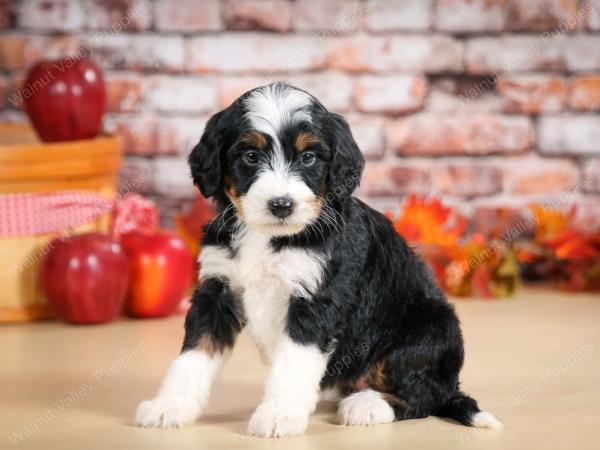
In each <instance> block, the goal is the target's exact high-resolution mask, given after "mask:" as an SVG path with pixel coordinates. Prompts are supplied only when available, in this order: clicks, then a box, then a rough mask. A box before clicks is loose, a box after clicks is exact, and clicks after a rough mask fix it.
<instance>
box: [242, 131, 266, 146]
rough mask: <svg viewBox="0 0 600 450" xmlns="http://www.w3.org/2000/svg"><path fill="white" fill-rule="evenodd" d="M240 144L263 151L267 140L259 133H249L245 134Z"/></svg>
mask: <svg viewBox="0 0 600 450" xmlns="http://www.w3.org/2000/svg"><path fill="white" fill-rule="evenodd" d="M241 142H245V143H247V144H250V145H252V146H254V147H256V148H257V149H259V150H263V149H265V148H266V147H267V138H266V137H265V135H264V134H262V133H259V132H258V131H250V132H248V133H246V134H245V135H244V136H243V137H242V141H241Z"/></svg>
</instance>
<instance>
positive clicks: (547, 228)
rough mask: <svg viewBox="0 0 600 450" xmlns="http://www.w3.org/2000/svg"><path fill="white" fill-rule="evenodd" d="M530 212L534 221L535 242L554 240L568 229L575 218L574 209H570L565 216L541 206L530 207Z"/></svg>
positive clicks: (560, 212)
mask: <svg viewBox="0 0 600 450" xmlns="http://www.w3.org/2000/svg"><path fill="white" fill-rule="evenodd" d="M531 211H532V212H533V215H534V218H535V221H536V228H535V240H536V241H537V242H544V241H549V240H552V239H555V238H556V237H557V236H559V235H560V234H562V233H563V232H564V231H565V230H567V229H568V228H569V226H570V225H571V222H572V220H573V217H574V216H575V207H573V208H571V210H570V211H569V212H568V213H567V214H565V213H563V212H562V211H558V210H549V209H547V208H545V207H544V206H542V205H534V206H532V207H531Z"/></svg>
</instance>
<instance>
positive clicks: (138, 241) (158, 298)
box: [121, 230, 194, 317]
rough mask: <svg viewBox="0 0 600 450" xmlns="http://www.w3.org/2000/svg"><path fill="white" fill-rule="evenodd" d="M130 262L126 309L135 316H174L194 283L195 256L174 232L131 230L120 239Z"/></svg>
mask: <svg viewBox="0 0 600 450" xmlns="http://www.w3.org/2000/svg"><path fill="white" fill-rule="evenodd" d="M121 244H122V245H123V249H124V250H125V253H127V257H128V260H129V293H128V295H127V300H126V310H127V312H128V313H129V314H131V315H132V316H135V317H163V316H168V315H169V314H171V313H172V312H173V311H174V310H175V309H176V308H177V305H179V302H180V301H181V300H182V299H183V298H184V297H185V294H186V292H187V291H188V289H189V288H190V286H191V284H192V277H193V274H194V257H193V256H192V253H191V252H190V250H189V249H188V247H187V245H186V244H185V242H184V241H183V240H182V239H181V238H180V237H179V236H178V235H177V234H175V233H174V232H172V231H168V230H158V231H153V232H141V231H132V232H129V233H126V234H124V235H123V236H121Z"/></svg>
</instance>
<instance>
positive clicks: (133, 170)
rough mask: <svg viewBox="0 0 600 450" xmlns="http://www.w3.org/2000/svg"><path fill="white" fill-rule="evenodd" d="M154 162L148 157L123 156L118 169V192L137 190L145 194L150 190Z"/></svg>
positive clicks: (124, 192)
mask: <svg viewBox="0 0 600 450" xmlns="http://www.w3.org/2000/svg"><path fill="white" fill-rule="evenodd" d="M153 178H154V164H153V162H152V160H150V159H148V158H141V157H138V156H128V157H125V158H123V164H122V166H121V170H120V171H119V193H120V194H121V195H124V194H126V193H127V192H138V193H140V194H147V193H149V192H151V190H152V184H153Z"/></svg>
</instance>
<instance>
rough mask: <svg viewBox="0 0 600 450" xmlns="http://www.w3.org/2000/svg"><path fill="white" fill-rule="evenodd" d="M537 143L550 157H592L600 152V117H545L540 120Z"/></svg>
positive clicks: (589, 115)
mask: <svg viewBox="0 0 600 450" xmlns="http://www.w3.org/2000/svg"><path fill="white" fill-rule="evenodd" d="M537 141H538V148H539V150H540V152H542V153H543V154H548V155H592V154H597V153H599V152H600V117H599V116H598V115H592V114H582V115H577V116H572V115H561V116H543V117H541V118H540V119H539V122H538V130H537Z"/></svg>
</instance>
